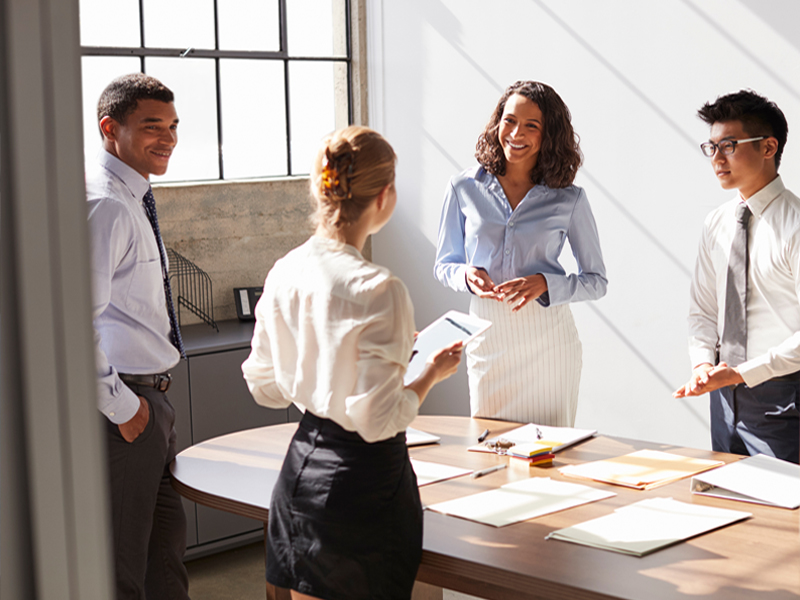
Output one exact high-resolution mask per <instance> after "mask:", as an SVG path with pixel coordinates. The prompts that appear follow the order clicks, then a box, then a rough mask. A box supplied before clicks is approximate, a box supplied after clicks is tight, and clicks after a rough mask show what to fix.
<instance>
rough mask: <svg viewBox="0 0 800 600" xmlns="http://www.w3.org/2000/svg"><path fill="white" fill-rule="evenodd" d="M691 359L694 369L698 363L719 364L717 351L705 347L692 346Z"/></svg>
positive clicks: (690, 350)
mask: <svg viewBox="0 0 800 600" xmlns="http://www.w3.org/2000/svg"><path fill="white" fill-rule="evenodd" d="M689 360H690V361H691V363H692V369H694V368H695V367H696V366H697V365H702V364H704V363H708V364H710V365H715V364H717V353H716V352H715V351H713V350H707V349H704V348H690V349H689Z"/></svg>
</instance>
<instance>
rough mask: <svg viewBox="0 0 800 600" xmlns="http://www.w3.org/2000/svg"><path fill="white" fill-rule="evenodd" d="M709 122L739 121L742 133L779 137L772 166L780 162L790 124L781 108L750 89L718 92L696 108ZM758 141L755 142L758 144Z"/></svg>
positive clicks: (709, 123) (754, 135) (711, 123)
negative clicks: (718, 93) (717, 95)
mask: <svg viewBox="0 0 800 600" xmlns="http://www.w3.org/2000/svg"><path fill="white" fill-rule="evenodd" d="M697 116H698V117H700V118H701V119H702V120H703V121H704V122H705V123H707V124H708V125H713V124H714V123H718V122H723V123H724V122H726V121H741V123H742V128H743V129H744V131H745V133H746V134H747V135H749V136H751V137H758V136H760V135H763V136H764V137H774V138H775V139H776V140H778V151H777V152H776V153H775V169H776V170H777V169H778V167H779V166H780V164H781V156H782V155H783V147H784V146H786V138H787V137H788V135H789V125H788V124H787V123H786V117H785V116H784V114H783V111H782V110H781V109H780V108H778V105H777V104H775V103H774V102H772V101H770V100H767V99H766V98H765V97H764V96H760V95H758V94H756V93H755V92H754V91H753V90H740V91H738V92H735V93H733V94H726V95H725V96H719V97H718V98H717V99H716V100H714V102H706V103H705V104H704V105H703V106H702V107H701V108H700V110H698V111H697ZM757 143H758V142H756V144H757Z"/></svg>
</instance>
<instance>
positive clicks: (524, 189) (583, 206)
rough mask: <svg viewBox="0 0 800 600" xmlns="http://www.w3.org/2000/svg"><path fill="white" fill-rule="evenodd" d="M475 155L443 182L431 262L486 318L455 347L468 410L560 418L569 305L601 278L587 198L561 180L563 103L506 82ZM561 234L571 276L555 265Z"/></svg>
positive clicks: (571, 332) (560, 421)
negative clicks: (464, 372)
mask: <svg viewBox="0 0 800 600" xmlns="http://www.w3.org/2000/svg"><path fill="white" fill-rule="evenodd" d="M475 157H476V158H477V160H478V163H479V166H476V167H472V168H470V169H467V170H466V171H464V172H462V173H460V174H458V175H456V176H454V177H453V178H452V179H451V180H450V184H449V186H448V188H447V192H446V194H445V199H444V207H443V209H442V218H441V222H440V225H439V243H438V248H437V252H436V265H435V267H434V275H435V277H436V279H438V280H439V281H440V282H441V283H442V284H443V285H446V286H448V287H450V288H452V289H454V290H456V291H459V292H471V293H472V297H471V301H470V312H471V313H472V314H475V315H477V316H479V317H482V318H485V319H488V320H490V321H492V323H493V326H492V327H491V328H489V329H488V330H487V332H486V333H485V334H483V335H482V336H480V337H479V338H478V339H476V340H475V341H474V342H473V343H471V344H470V345H468V346H467V367H468V376H469V388H470V405H471V412H472V415H473V416H476V417H489V418H497V419H508V420H512V421H520V422H533V423H539V424H543V425H556V426H572V425H573V423H574V421H575V413H576V411H577V406H578V386H579V383H580V374H581V366H582V362H581V360H582V359H581V343H580V340H579V338H578V333H577V330H576V328H575V323H574V320H573V318H572V312H571V311H570V309H569V303H570V302H577V301H581V300H595V299H597V298H601V297H602V296H603V295H605V293H606V285H607V280H606V270H605V265H604V264H603V255H602V252H601V251H600V240H599V238H598V234H597V226H596V225H595V221H594V217H593V216H592V210H591V208H590V207H589V201H588V200H587V198H586V193H585V192H584V191H583V189H581V188H579V187H577V186H575V185H572V182H573V181H574V179H575V175H576V173H577V171H578V168H579V167H580V165H581V161H582V156H581V151H580V147H579V144H578V137H577V135H576V134H575V133H574V131H573V129H572V124H571V118H570V113H569V109H567V107H566V105H565V104H564V102H563V101H562V100H561V98H560V97H559V96H558V94H557V93H556V92H555V90H553V89H552V88H551V87H549V86H547V85H544V84H542V83H538V82H534V81H518V82H517V83H515V84H514V85H512V86H510V87H509V88H508V89H506V91H505V93H504V94H503V96H502V97H501V98H500V101H499V102H498V104H497V107H496V108H495V111H494V113H493V114H492V117H491V119H490V121H489V123H488V124H487V125H486V128H485V130H484V131H483V133H482V134H481V135H480V137H479V138H478V144H477V149H476V153H475ZM566 240H569V244H570V247H571V248H572V252H573V254H574V256H575V260H576V262H577V265H578V272H577V273H570V274H567V273H566V271H565V270H564V268H563V267H562V266H561V264H560V263H559V262H558V257H559V255H560V253H561V250H562V248H563V246H564V242H565V241H566Z"/></svg>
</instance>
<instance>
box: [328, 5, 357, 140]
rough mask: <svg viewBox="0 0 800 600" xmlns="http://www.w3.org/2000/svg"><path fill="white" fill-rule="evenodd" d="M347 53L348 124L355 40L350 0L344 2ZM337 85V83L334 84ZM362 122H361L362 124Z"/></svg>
mask: <svg viewBox="0 0 800 600" xmlns="http://www.w3.org/2000/svg"><path fill="white" fill-rule="evenodd" d="M344 10H345V14H344V31H345V44H346V47H345V53H346V54H347V124H348V125H352V124H353V71H352V69H353V40H352V37H351V35H352V29H351V23H350V0H345V3H344ZM334 85H335V84H334ZM360 124H361V123H359V125H360Z"/></svg>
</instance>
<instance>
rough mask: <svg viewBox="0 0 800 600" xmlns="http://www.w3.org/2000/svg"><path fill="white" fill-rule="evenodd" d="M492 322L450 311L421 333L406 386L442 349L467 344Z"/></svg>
mask: <svg viewBox="0 0 800 600" xmlns="http://www.w3.org/2000/svg"><path fill="white" fill-rule="evenodd" d="M491 325H492V324H491V322H489V321H487V320H485V319H479V318H478V317H475V316H472V315H468V314H466V313H463V312H459V311H457V310H450V311H448V312H446V313H445V314H443V315H442V316H441V317H439V318H438V319H436V320H435V321H434V322H433V323H431V324H430V325H428V326H427V327H426V328H425V329H423V330H422V331H420V332H419V335H418V336H417V340H416V342H414V352H413V354H412V355H411V361H410V362H409V363H408V369H407V370H406V376H405V378H404V381H405V384H406V385H408V384H409V383H411V382H412V381H414V380H415V379H416V378H417V377H419V375H420V373H422V369H423V368H425V363H426V362H427V360H428V357H429V356H430V355H431V354H433V353H434V352H436V351H437V350H441V349H442V348H444V347H446V346H449V345H450V344H453V343H454V342H458V341H462V342H464V344H467V343H469V342H471V341H472V340H474V339H475V338H476V337H477V336H479V335H480V334H481V333H483V332H484V331H486V330H487V329H489V327H490V326H491Z"/></svg>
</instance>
